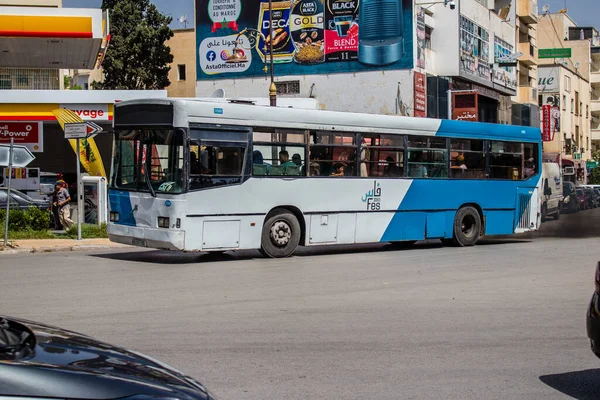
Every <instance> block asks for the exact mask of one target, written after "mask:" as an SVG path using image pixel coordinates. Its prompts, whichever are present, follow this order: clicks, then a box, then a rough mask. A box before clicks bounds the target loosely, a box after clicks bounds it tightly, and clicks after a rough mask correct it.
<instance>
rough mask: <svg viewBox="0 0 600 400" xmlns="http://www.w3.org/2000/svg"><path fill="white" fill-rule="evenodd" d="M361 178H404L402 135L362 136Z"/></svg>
mask: <svg viewBox="0 0 600 400" xmlns="http://www.w3.org/2000/svg"><path fill="white" fill-rule="evenodd" d="M360 162H361V165H360V168H361V176H383V177H390V178H397V177H404V136H403V135H377V134H376V135H368V134H366V135H362V140H361V160H360Z"/></svg>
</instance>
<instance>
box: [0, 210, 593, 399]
mask: <svg viewBox="0 0 600 400" xmlns="http://www.w3.org/2000/svg"><path fill="white" fill-rule="evenodd" d="M599 222H600V210H594V211H588V212H582V213H579V214H577V215H570V216H563V217H562V218H561V220H560V221H551V222H548V223H546V224H544V226H543V229H542V231H541V232H540V233H539V234H538V235H536V237H535V238H533V239H532V240H530V239H522V238H521V239H509V240H491V241H486V242H483V243H481V245H478V246H476V247H474V248H466V249H460V248H446V247H442V246H440V245H439V244H437V243H435V242H432V243H422V244H418V245H416V246H415V247H414V248H413V249H410V250H396V249H393V248H391V246H381V245H376V246H361V247H343V248H336V249H331V248H325V249H322V248H321V249H313V250H311V251H302V252H300V255H298V256H296V257H293V258H290V259H286V260H270V259H263V258H260V257H259V256H258V253H257V252H245V253H238V254H233V255H229V254H226V255H224V256H220V257H215V256H205V255H196V254H179V253H169V252H162V251H146V250H141V251H136V252H112V253H106V252H105V253H94V254H89V253H77V252H72V253H53V254H27V255H2V256H0V276H1V281H0V282H1V283H0V304H1V307H0V312H1V313H4V314H8V315H14V316H19V317H23V318H27V319H33V320H38V321H41V322H45V323H50V324H56V325H59V326H62V327H65V328H68V329H72V330H76V331H80V332H84V333H87V334H90V335H92V336H95V337H97V338H99V339H102V340H105V341H109V342H111V343H114V344H118V345H122V346H126V347H131V348H133V349H135V350H138V351H141V352H143V353H147V354H149V355H151V356H153V357H157V358H159V359H161V360H163V361H165V362H167V363H169V364H171V365H173V366H174V367H176V368H178V369H181V370H183V371H185V372H186V373H189V374H190V375H192V376H194V377H196V378H198V379H199V380H200V381H201V382H202V383H204V384H205V385H206V386H207V387H209V388H210V389H211V390H212V391H213V392H214V393H215V394H216V395H217V396H218V397H219V398H220V399H235V400H238V399H239V400H245V399H248V400H250V399H252V400H256V399H261V400H264V399H273V400H281V399H361V400H363V399H394V400H396V399H421V398H422V399H542V398H543V399H564V398H570V397H569V396H571V397H574V398H577V399H591V398H598V397H599V396H600V359H596V358H595V356H594V355H592V353H591V352H590V351H589V346H588V342H587V339H586V336H585V319H584V317H585V310H586V306H587V302H588V300H589V298H590V296H591V293H592V290H593V275H594V268H595V264H596V262H597V261H598V260H600V254H599V252H598V249H599V248H600V247H599V245H600V240H599V237H600V223H599Z"/></svg>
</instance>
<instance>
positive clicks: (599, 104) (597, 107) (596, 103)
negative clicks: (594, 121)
mask: <svg viewBox="0 0 600 400" xmlns="http://www.w3.org/2000/svg"><path fill="white" fill-rule="evenodd" d="M590 111H591V112H592V114H596V115H598V114H600V99H596V100H595V99H592V101H591V104H590Z"/></svg>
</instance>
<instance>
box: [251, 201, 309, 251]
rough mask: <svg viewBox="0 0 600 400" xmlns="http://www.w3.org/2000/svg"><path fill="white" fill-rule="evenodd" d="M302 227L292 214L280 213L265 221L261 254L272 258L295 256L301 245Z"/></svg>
mask: <svg viewBox="0 0 600 400" xmlns="http://www.w3.org/2000/svg"><path fill="white" fill-rule="evenodd" d="M300 231H301V227H300V223H299V222H298V219H297V218H296V216H295V215H294V214H292V213H291V212H286V211H283V212H279V213H277V214H275V215H273V216H272V217H270V218H269V219H267V221H265V224H264V225H263V229H262V237H261V249H260V250H261V253H262V254H263V255H265V256H267V257H271V258H284V257H289V256H291V255H292V254H294V251H295V250H296V247H298V244H299V243H300V233H301V232H300Z"/></svg>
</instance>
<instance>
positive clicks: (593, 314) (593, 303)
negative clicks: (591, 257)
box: [586, 261, 600, 358]
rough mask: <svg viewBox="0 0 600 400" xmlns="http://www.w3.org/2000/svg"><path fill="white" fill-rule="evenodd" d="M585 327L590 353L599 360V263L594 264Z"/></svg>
mask: <svg viewBox="0 0 600 400" xmlns="http://www.w3.org/2000/svg"><path fill="white" fill-rule="evenodd" d="M586 326H587V335H588V338H589V339H590V344H591V347H592V352H593V353H594V354H595V355H596V356H597V357H598V358H600V261H599V262H598V263H597V264H596V273H595V274H594V294H593V295H592V299H591V300H590V305H589V307H588V311H587V317H586Z"/></svg>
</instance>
